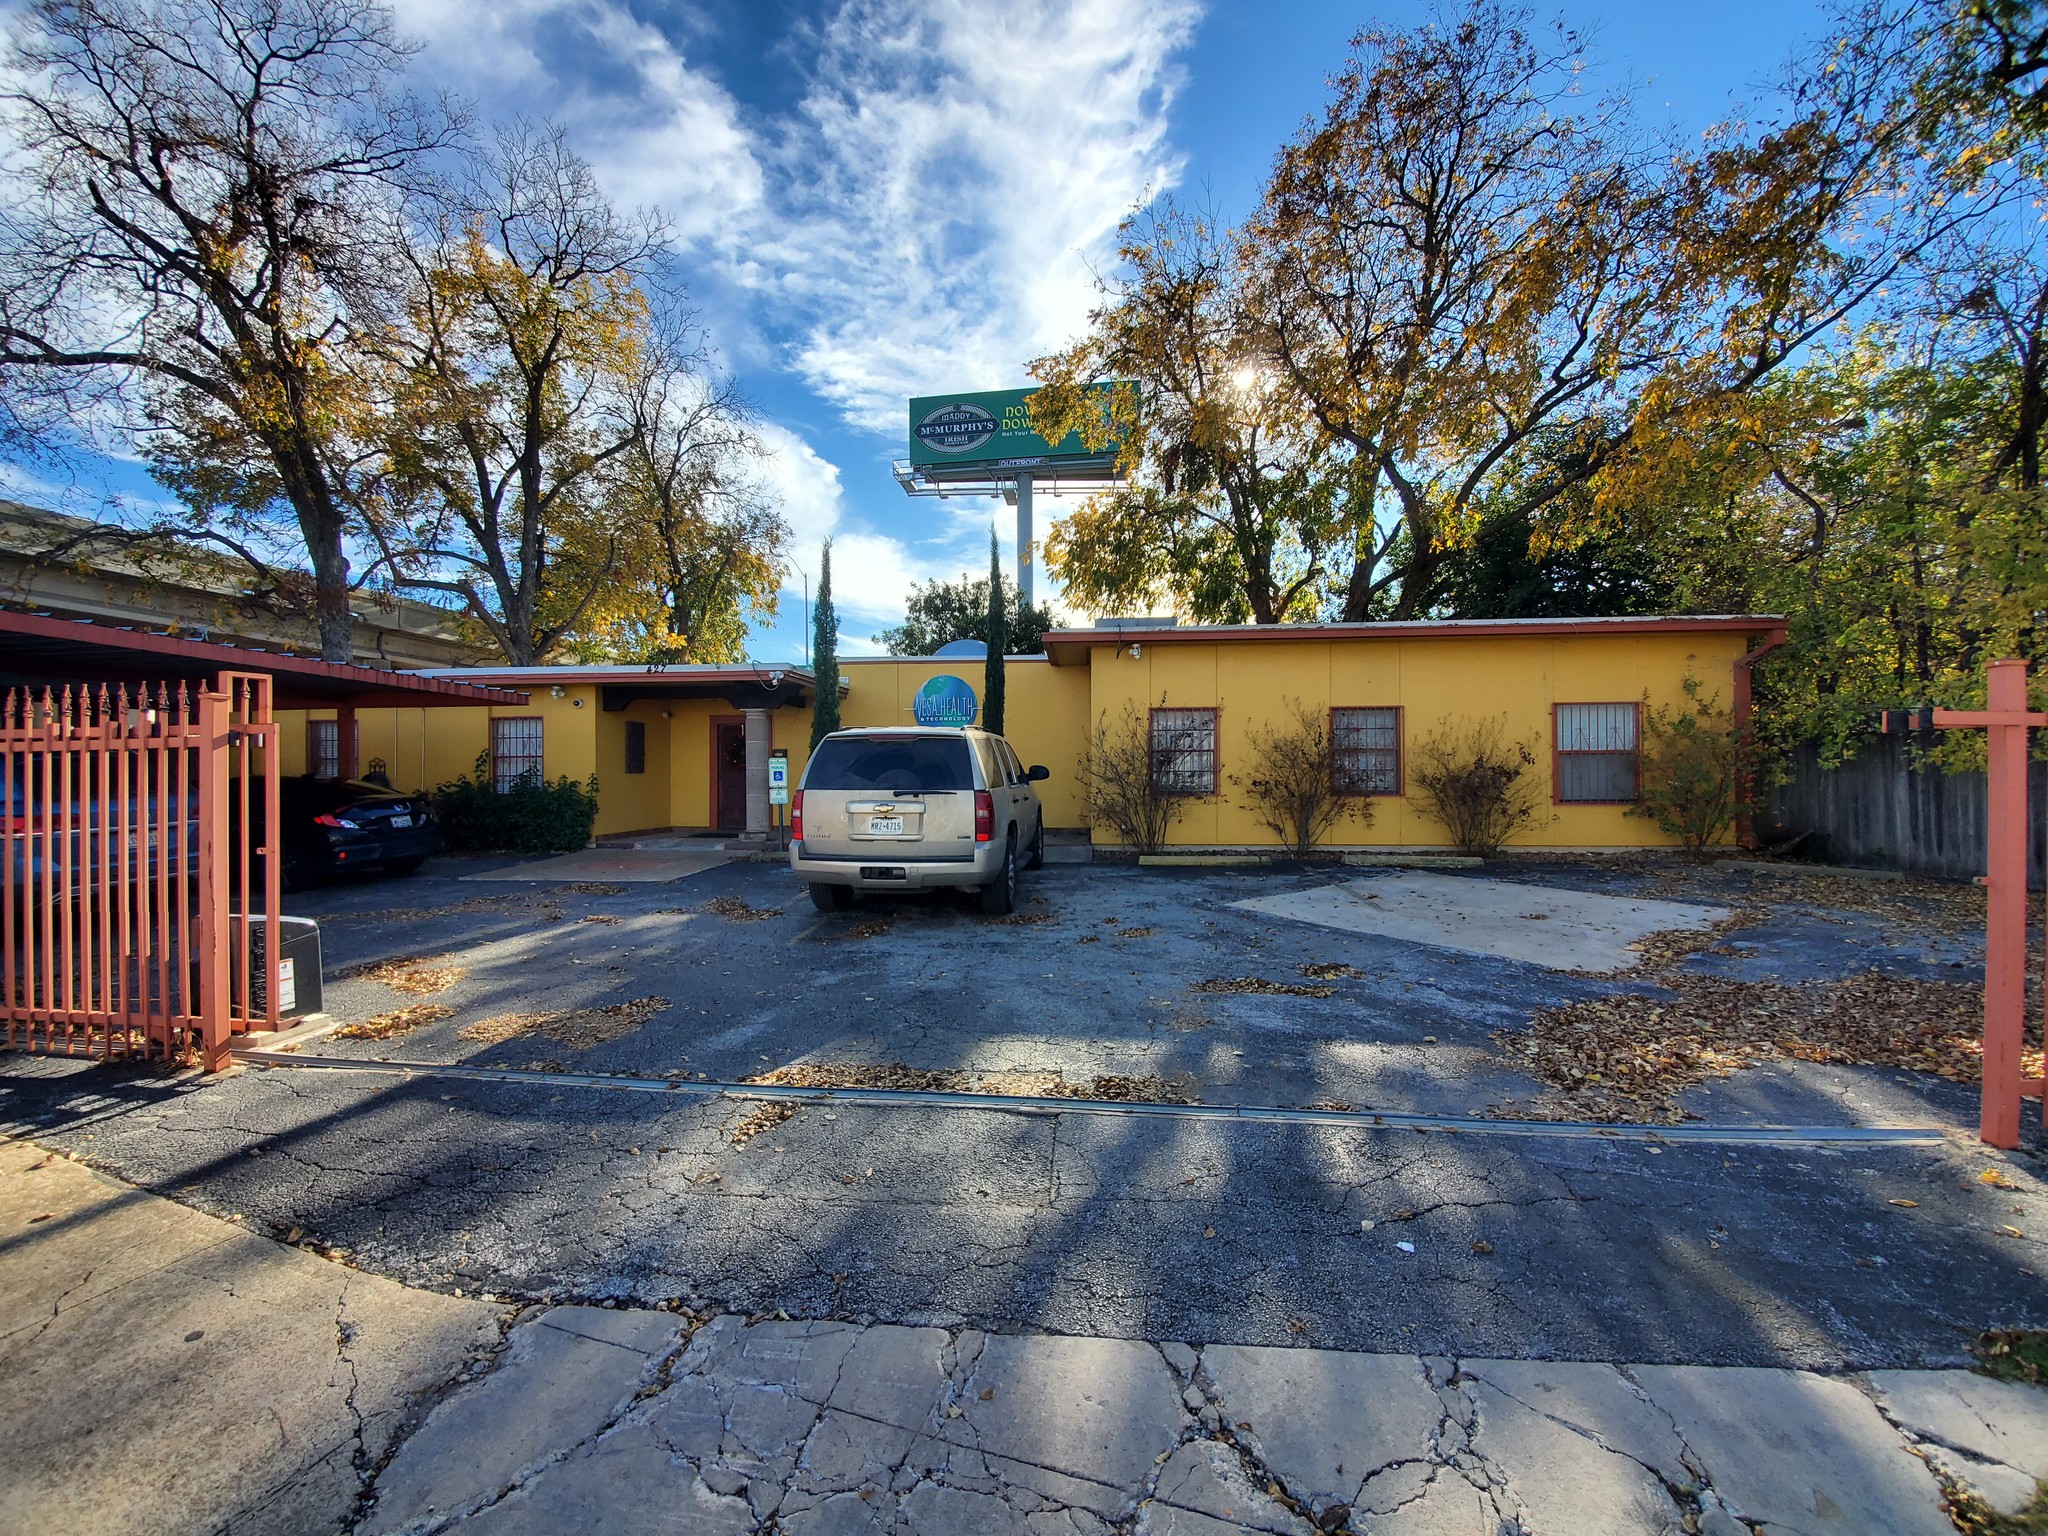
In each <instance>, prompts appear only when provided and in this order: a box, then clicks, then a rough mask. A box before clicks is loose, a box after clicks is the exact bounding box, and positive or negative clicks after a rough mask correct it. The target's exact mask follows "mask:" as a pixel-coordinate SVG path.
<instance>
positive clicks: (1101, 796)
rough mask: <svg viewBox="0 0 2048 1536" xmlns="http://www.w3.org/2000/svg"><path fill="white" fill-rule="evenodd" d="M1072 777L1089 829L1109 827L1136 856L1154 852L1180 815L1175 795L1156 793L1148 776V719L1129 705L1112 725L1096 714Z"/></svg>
mask: <svg viewBox="0 0 2048 1536" xmlns="http://www.w3.org/2000/svg"><path fill="white" fill-rule="evenodd" d="M1076 778H1077V780H1078V782H1079V784H1080V786H1081V794H1082V797H1083V798H1084V800H1085V801H1086V803H1087V808H1088V823H1089V825H1090V826H1097V827H1100V826H1107V827H1112V828H1114V829H1115V831H1116V835H1117V840H1118V841H1119V842H1121V843H1122V844H1123V845H1124V846H1125V847H1126V848H1131V849H1135V850H1136V851H1137V852H1139V853H1157V852H1158V851H1159V849H1160V847H1161V846H1162V845H1163V844H1164V843H1165V842H1166V834H1167V831H1168V829H1169V828H1171V827H1172V825H1173V824H1174V822H1175V821H1176V820H1178V819H1179V817H1180V813H1181V809H1182V805H1181V799H1180V797H1179V796H1178V795H1173V794H1169V793H1167V791H1165V790H1164V789H1161V788H1160V787H1159V781H1158V779H1157V778H1156V777H1155V776H1154V775H1153V772H1152V725H1151V721H1150V719H1149V718H1148V717H1147V716H1146V715H1144V714H1141V713H1140V712H1139V710H1138V707H1137V706H1136V705H1134V704H1126V705H1125V706H1124V712H1123V715H1122V717H1121V718H1119V719H1118V720H1116V721H1114V722H1112V721H1111V720H1110V718H1109V716H1108V715H1106V714H1105V715H1098V716H1096V719H1095V725H1094V728H1093V729H1092V730H1090V731H1089V733H1088V745H1087V747H1086V748H1085V749H1084V750H1083V752H1082V754H1081V762H1080V771H1079V773H1078V774H1077V775H1076Z"/></svg>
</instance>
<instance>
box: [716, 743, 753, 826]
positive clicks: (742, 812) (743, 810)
mask: <svg viewBox="0 0 2048 1536" xmlns="http://www.w3.org/2000/svg"><path fill="white" fill-rule="evenodd" d="M721 725H732V726H737V727H739V733H740V749H741V750H742V751H745V750H746V742H747V717H746V716H745V715H713V716H712V717H711V749H710V750H711V803H710V806H709V809H710V811H711V827H710V830H711V831H713V832H724V831H727V830H729V829H728V828H727V827H726V824H725V818H724V817H723V816H722V815H721V814H720V806H719V803H718V802H719V796H718V779H719V769H720V767H721V764H720V763H719V761H718V728H719V727H720V726H721ZM737 830H739V831H741V832H744V831H746V830H747V792H746V787H745V783H744V781H743V782H742V784H741V788H740V804H739V821H738V824H737Z"/></svg>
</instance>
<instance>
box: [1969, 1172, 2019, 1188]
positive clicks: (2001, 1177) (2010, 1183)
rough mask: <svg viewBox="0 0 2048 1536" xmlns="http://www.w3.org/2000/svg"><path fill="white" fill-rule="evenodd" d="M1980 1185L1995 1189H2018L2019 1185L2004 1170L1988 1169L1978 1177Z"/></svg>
mask: <svg viewBox="0 0 2048 1536" xmlns="http://www.w3.org/2000/svg"><path fill="white" fill-rule="evenodd" d="M1977 1182H1978V1183H1979V1184H1989V1185H1990V1186H1991V1187H1992V1188H1993V1189H2018V1188H2019V1184H2018V1183H2017V1182H2015V1181H2014V1180H2013V1179H2012V1178H2011V1177H2010V1176H2008V1175H2007V1173H2006V1171H2005V1170H2004V1169H2003V1168H1986V1169H1985V1170H1984V1171H1983V1172H1982V1173H1980V1174H1978V1175H1977Z"/></svg>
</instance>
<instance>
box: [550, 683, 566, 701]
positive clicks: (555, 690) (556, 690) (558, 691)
mask: <svg viewBox="0 0 2048 1536" xmlns="http://www.w3.org/2000/svg"><path fill="white" fill-rule="evenodd" d="M562 692H563V689H562V685H561V684H560V683H557V684H555V686H554V687H552V688H550V689H549V690H548V697H549V698H551V699H559V698H560V697H561V696H562Z"/></svg>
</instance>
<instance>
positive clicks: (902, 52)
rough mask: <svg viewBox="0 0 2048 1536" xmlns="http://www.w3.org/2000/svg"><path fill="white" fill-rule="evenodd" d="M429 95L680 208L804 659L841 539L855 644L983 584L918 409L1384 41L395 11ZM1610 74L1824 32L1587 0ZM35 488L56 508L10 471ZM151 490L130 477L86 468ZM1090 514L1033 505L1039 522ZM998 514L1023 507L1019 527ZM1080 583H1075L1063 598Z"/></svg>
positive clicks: (1117, 7) (974, 541)
mask: <svg viewBox="0 0 2048 1536" xmlns="http://www.w3.org/2000/svg"><path fill="white" fill-rule="evenodd" d="M396 10H397V12H398V17H399V21H400V25H401V26H402V28H404V29H405V30H406V31H408V32H410V33H411V34H412V35H413V36H415V37H416V38H418V39H419V40H420V41H421V42H422V44H423V45H424V46H423V48H422V51H421V52H420V54H419V56H418V57H417V59H416V60H415V63H414V67H415V70H416V71H417V73H418V74H419V75H420V76H421V77H422V82H423V83H424V84H428V85H431V86H438V87H444V88H446V89H449V90H452V91H454V92H456V93H457V94H459V95H462V96H466V97H469V98H471V99H473V100H474V101H475V102H476V103H477V106H478V109H479V116H480V117H483V118H489V117H493V116H505V115H512V114H516V113H524V114H527V115H529V116H537V117H549V118H552V119H554V120H555V121H557V122H559V123H560V124H562V125H563V126H564V128H565V129H566V130H567V132H568V133H569V135H570V137H571V140H572V142H574V143H575V145H576V147H577V148H578V149H579V150H580V151H581V152H582V153H583V154H584V155H585V156H586V157H587V158H588V159H590V160H591V161H592V162H593V163H594V165H595V166H596V167H597V170H598V173H599V175H600V177H601V179H602V180H603V182H604V184H605V185H606V187H607V189H608V190H609V191H610V192H611V193H612V195H613V196H614V197H616V198H617V199H619V200H620V201H622V202H625V203H629V204H630V203H642V204H652V205H656V206H659V207H660V208H661V209H662V210H663V211H664V212H665V213H666V214H668V215H669V217H670V218H671V220H672V221H673V223H674V226H675V234H676V264H677V270H678V273H679V274H680V275H681V276H682V277H683V279H684V280H685V281H686V283H687V285H688V287H689V290H690V294H691V297H692V301H693V303H694V304H695V306H696V307H697V308H698V310H699V311H700V313H701V315H702V318H703V320H704V322H705V324H706V325H707V326H708V328H709V329H710V331H711V334H712V337H713V340H714V342H715V344H716V345H717V347H718V349H719V353H720V355H721V357H722V360H723V362H724V365H725V366H726V367H727V368H728V369H730V370H731V371H732V372H733V373H734V374H735V375H736V376H737V377H738V378H739V379H740V380H741V382H742V384H743V385H744V387H745V389H746V391H747V393H748V395H749V396H750V397H751V399H752V400H753V402H754V403H755V405H756V406H757V407H758V409H759V411H760V412H761V416H762V423H763V434H764V437H765V440H766V442H767V445H768V446H769V448H770V449H771V450H772V452H773V457H772V459H771V460H770V462H769V463H768V465H767V466H766V468H765V471H764V473H765V474H766V476H767V478H768V479H769V481H770V483H771V485H772V487H773V490H774V493H775V494H777V495H778V496H779V497H780V498H781V500H782V502H783V505H784V509H785V512H786V514H787V516H788V517H789V520H790V522H791V523H792V525H793V526H794V528H795V530H796V535H797V544H798V548H797V551H796V554H797V564H796V568H795V569H794V570H793V571H792V573H791V577H790V582H789V592H788V594H787V596H786V597H785V600H784V602H783V605H782V611H781V613H780V614H779V616H778V617H777V619H776V620H775V621H774V622H773V623H772V624H769V625H764V626H762V627H760V628H759V629H757V630H756V632H755V635H754V638H753V641H752V649H753V651H754V653H755V654H756V655H757V656H759V657H761V658H763V659H772V660H790V659H795V658H799V657H801V656H802V654H803V650H804V637H803V630H802V621H801V611H800V600H799V597H798V592H799V591H800V588H801V577H800V574H799V573H801V572H814V570H815V563H816V558H817V547H818V544H819V542H820V540H821V539H822V538H824V537H825V536H826V535H827V534H830V535H832V537H833V538H834V541H835V542H834V567H835V569H834V580H835V586H836V587H837V589H838V590H837V597H838V604H839V609H840V629H841V634H842V649H843V650H844V651H845V652H846V653H847V654H860V653H863V652H866V651H871V650H873V649H875V647H874V646H872V645H871V644H870V643H869V642H868V637H869V636H871V635H872V634H874V633H875V632H876V631H877V630H878V629H880V628H881V627H882V626H883V625H885V624H887V623H889V622H892V621H893V620H894V619H895V618H896V617H898V616H900V614H901V612H902V608H903V602H904V598H905V595H906V593H907V589H908V586H909V584H910V582H911V581H913V580H919V579H928V578H931V577H935V576H953V575H957V574H958V573H960V572H961V571H963V570H968V569H973V570H976V571H979V570H981V569H983V568H984V567H985V565H986V561H987V554H986V551H987V528H988V525H989V522H990V520H991V518H992V517H997V520H998V523H999V526H1000V528H1001V529H1002V532H1003V535H1004V544H1005V548H1004V561H1005V565H1006V566H1008V565H1009V564H1010V561H1011V551H1010V550H1009V548H1008V541H1009V532H1010V528H1011V515H1010V514H1009V512H1008V510H1007V509H1002V508H998V507H997V506H995V505H994V504H991V503H988V502H978V503H977V502H969V501H962V500H950V501H946V502H936V501H928V500H911V499H909V498H906V497H905V496H904V495H903V494H902V492H901V491H900V490H898V489H897V487H896V485H895V483H894V481H893V480H892V479H891V478H890V474H889V461H890V460H891V459H892V458H895V457H901V456H902V455H903V453H904V452H905V448H904V442H903V438H904V433H905V416H906V412H905V406H904V401H905V398H906V397H907V396H909V395H911V394H924V393H940V392H947V391H951V390H955V389H959V390H967V389H993V388H1002V387H1006V386H1010V385H1016V384H1022V383H1024V382H1026V376H1025V372H1024V369H1025V365H1026V364H1027V363H1028V361H1029V360H1030V359H1031V358H1032V357H1033V356H1035V355H1038V354H1039V353H1042V352H1044V351H1046V350H1049V349H1050V348H1052V347H1054V346H1057V345H1058V344H1060V343H1061V342H1062V341H1064V340H1066V339H1067V338H1069V337H1071V336H1072V335H1073V334H1074V333H1075V332H1076V330H1077V329H1078V328H1079V327H1080V325H1081V324H1082V323H1083V322H1084V320H1085V318H1086V314H1087V310H1088V307H1089V304H1090V301H1091V298H1092V296H1093V292H1094V281H1095V274H1096V273H1097V272H1099V271H1101V270H1103V269H1104V268H1105V266H1106V265H1107V263H1108V262H1109V261H1110V259H1111V257H1112V255H1113V250H1114V240H1115V230H1116V225H1117V222H1118V220H1119V219H1120V218H1121V217H1122V215H1123V214H1124V213H1125V212H1127V211H1128V210H1129V208H1130V207H1131V206H1132V205H1133V204H1134V203H1136V202H1138V201H1140V200H1141V199H1143V198H1145V197H1146V196H1148V195H1151V194H1156V193H1158V192H1161V191H1175V192H1178V193H1180V194H1183V195H1188V196H1193V197H1196V198H1200V199H1205V200H1207V201H1209V202H1211V203H1213V204H1214V205H1215V206H1216V207H1217V208H1218V209H1219V210H1220V211H1221V212H1222V213H1223V214H1224V215H1225V216H1226V217H1227V218H1236V217H1240V216H1242V215H1243V214H1244V213H1245V212H1246V211H1247V210H1248V209H1249V207H1250V206H1251V204H1252V202H1253V200H1254V198H1255V197H1256V193H1257V189H1258V186H1259V183H1260V181H1261V179H1262V178H1263V176H1264V174H1265V172H1266V169H1267V167H1268V166H1269V164H1270V162H1271V159H1272V156H1273V154H1274V151H1275V150H1276V149H1277V148H1278V146H1279V145H1280V144H1281V143H1282V142H1283V141H1284V140H1285V139H1286V138H1287V137H1288V136H1289V135H1290V134H1291V133H1292V132H1293V131H1294V130H1295V128H1296V127H1297V126H1298V125H1299V123H1300V122H1301V120H1302V118H1303V117H1304V116H1305V115H1307V114H1309V113H1311V112H1314V111H1316V110H1318V109H1319V107H1320V105H1321V103H1322V101H1323V97H1324V85H1323V81H1324V78H1325V76H1326V75H1328V74H1329V73H1330V72H1331V71H1332V70H1334V69H1335V68H1336V67H1337V66H1338V65H1339V64H1340V62H1341V61H1342V59H1343V57H1344V52H1345V43H1346V40H1347V39H1348V38H1349V37H1350V35H1351V34H1352V33H1353V32H1355V31H1356V30H1358V29H1359V28H1360V27H1362V26H1365V25H1368V24H1371V23H1373V22H1377V23H1379V24H1381V25H1384V26H1387V27H1406V26H1410V25H1415V24H1417V23H1419V22H1421V21H1423V20H1425V19H1427V17H1428V15H1429V14H1430V8H1429V7H1428V6H1426V5H1423V4H1411V3H1401V4H1381V5H1377V6H1360V5H1356V4H1350V5H1339V4H1325V3H1320V0H1281V3H1274V0H1266V3H1251V0H1209V3H1207V4H1203V3H1200V0H1072V3H1064V4H1062V3H1034V0H1003V3H1001V4H993V3H989V0H810V3H799V0H491V3H489V4H481V5H480V4H477V3H476V0H398V3H397V5H396ZM1539 14H1543V15H1546V16H1548V15H1553V14H1554V15H1557V16H1560V17H1561V18H1562V19H1563V20H1565V21H1566V22H1567V23H1568V24H1569V25H1571V26H1573V27H1574V28H1576V29H1578V30H1579V31H1581V32H1582V33H1586V34H1590V36H1591V42H1590V46H1589V48H1588V57H1589V59H1590V60H1591V62H1592V66H1593V67H1592V71H1591V83H1592V84H1593V85H1594V86H1596V87H1605V86H1609V85H1614V84H1618V83H1621V82H1623V81H1624V80H1626V81H1633V82H1638V83H1641V84H1643V85H1644V87H1645V88H1644V90H1643V92H1642V96H1641V100H1642V103H1643V106H1644V109H1645V111H1646V112H1647V113H1648V114H1650V115H1651V116H1653V117H1655V118H1661V119H1666V120H1668V121H1669V122H1670V123H1671V125H1672V126H1673V127H1674V128H1676V129H1678V130H1679V131H1681V132H1683V133H1685V134H1687V135H1689V136H1690V135H1694V134H1697V133H1698V132H1699V131H1700V130H1701V129H1703V128H1704V127H1706V126H1707V125H1708V124H1709V123H1711V122H1712V121H1714V120H1715V119H1716V118H1717V117H1719V116H1720V115H1722V114H1723V113H1725V112H1726V111H1727V110H1728V108H1729V107H1730V105H1731V104H1732V103H1733V102H1735V101H1737V100H1739V99H1745V98H1747V99H1754V98H1755V97H1756V96H1757V95H1758V94H1759V92H1760V91H1761V90H1762V89H1763V88H1764V87H1765V86H1766V85H1767V82H1768V81H1769V79H1770V78H1771V77H1772V75H1773V74H1774V72H1775V71H1776V69H1777V67H1778V65H1779V64H1780V62H1781V61H1782V60H1783V58H1784V57H1785V55H1786V54H1787V52H1788V51H1789V50H1790V49H1791V48H1792V46H1793V45H1794V44H1795V43H1796V42H1797V41H1798V40H1799V39H1800V38H1801V37H1802V36H1804V35H1807V34H1809V33H1811V32H1813V31H1814V30H1816V29H1818V28H1819V27H1820V26H1821V25H1822V21H1821V11H1820V9H1819V7H1818V6H1816V5H1813V4H1811V3H1808V0H1780V3H1776V4H1769V5H1766V4H1756V3H1750V0H1740V3H1725V0H1723V3H1716V4H1713V5H1692V6H1681V5H1672V4H1668V3H1652V4H1640V5H1627V4H1617V3H1608V4H1593V3H1582V4H1578V5H1575V6H1573V7H1572V8H1571V9H1569V10H1564V11H1559V12H1555V13H1549V12H1545V13H1539ZM13 484H14V486H15V494H19V495H22V496H23V497H24V499H29V500H42V501H52V500H57V499H60V498H59V497H58V496H57V494H56V492H55V488H52V487H47V486H43V485H41V484H40V482H39V477H36V476H33V475H25V474H19V473H17V474H16V475H15V476H14V477H13ZM108 486H111V487H113V488H115V489H118V490H127V491H130V492H134V493H139V494H144V495H147V494H152V490H151V488H150V487H149V486H148V484H147V481H146V478H144V477H140V476H139V473H138V472H137V471H136V470H135V469H134V467H133V466H123V465H119V464H112V465H109V466H107V468H106V471H105V472H104V473H103V474H90V475H87V476H86V477H85V478H84V480H82V481H81V482H80V483H79V484H78V485H76V486H74V487H72V488H71V489H70V490H69V491H68V493H66V494H65V495H64V496H63V497H62V498H61V499H62V500H63V501H64V502H65V504H67V505H71V506H74V507H76V508H77V509H78V510H82V511H92V510H95V506H94V503H95V502H97V501H98V500H99V499H100V497H101V496H102V495H103V494H104V490H105V488H106V487H108ZM1065 505H1066V504H1063V503H1058V502H1050V501H1049V500H1048V499H1046V498H1040V519H1039V521H1040V531H1041V536H1042V535H1043V531H1044V527H1045V524H1046V522H1047V520H1048V516H1047V515H1048V514H1050V515H1051V516H1054V517H1056V516H1058V515H1059V513H1060V512H1061V511H1062V510H1064V507H1065ZM998 513H1000V516H999V517H998ZM1055 598H1056V594H1055Z"/></svg>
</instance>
